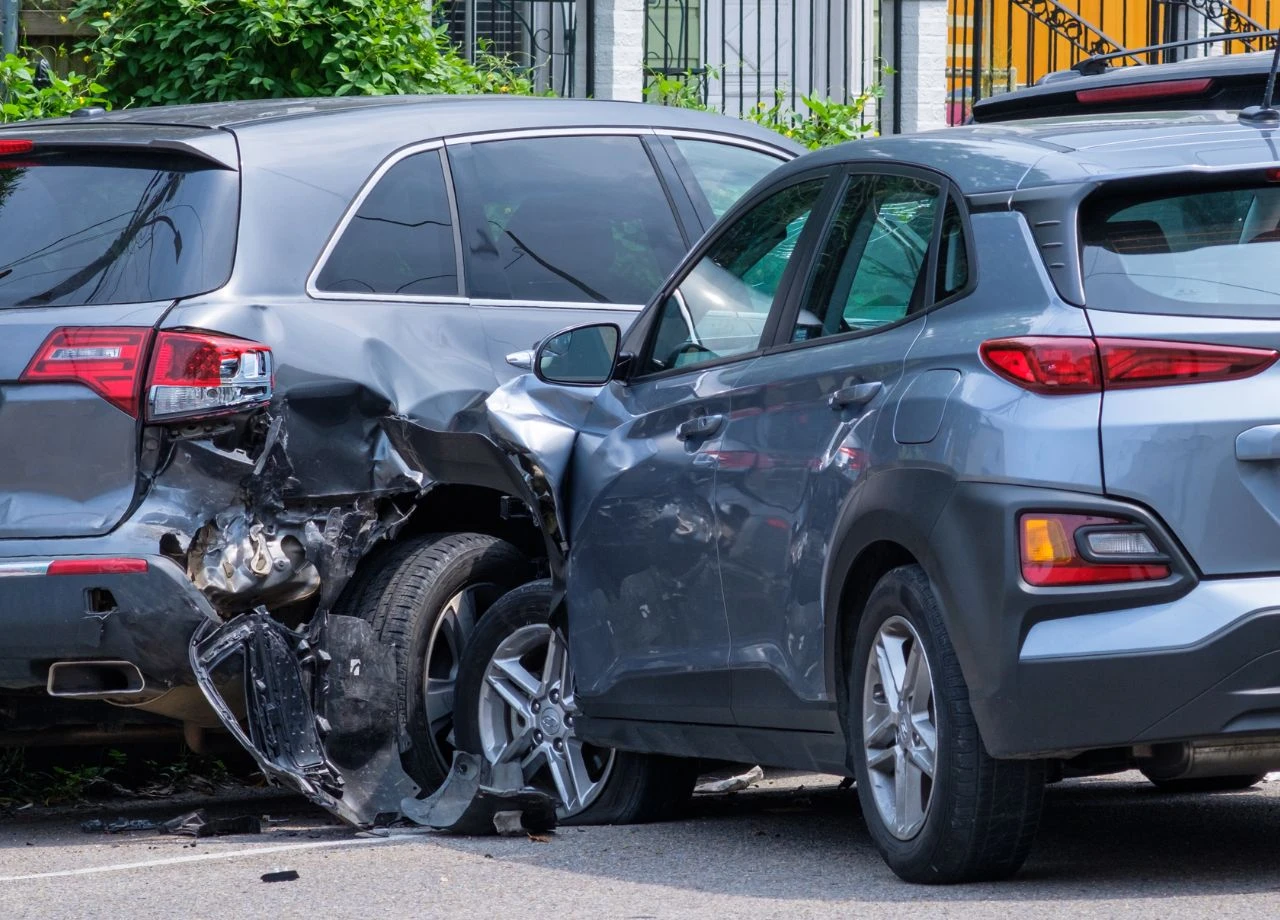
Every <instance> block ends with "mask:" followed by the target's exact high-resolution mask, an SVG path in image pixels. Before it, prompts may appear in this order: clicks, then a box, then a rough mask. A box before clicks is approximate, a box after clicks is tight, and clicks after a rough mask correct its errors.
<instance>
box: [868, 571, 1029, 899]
mask: <svg viewBox="0 0 1280 920" xmlns="http://www.w3.org/2000/svg"><path fill="white" fill-rule="evenodd" d="M881 638H883V640H884V641H883V642H882V643H880V644H879V654H878V655H877V658H876V661H877V663H876V664H874V665H873V663H872V656H873V654H877V641H878V640H879V639H881ZM913 655H915V656H920V655H923V657H922V658H918V660H917V662H916V668H917V669H916V671H914V672H913V671H912V669H911V660H912V656H913ZM847 661H848V662H849V667H848V669H847V670H848V687H847V690H848V700H849V705H848V706H847V707H846V711H845V730H846V735H847V738H848V744H849V755H850V760H851V762H852V767H853V770H854V774H855V776H856V777H857V785H858V799H859V801H860V803H861V805H862V814H863V817H864V819H865V820H866V823H867V829H868V831H869V832H870V834H871V838H872V840H873V841H874V842H875V845H876V848H877V849H878V850H879V851H880V854H881V855H882V856H883V857H884V860H885V862H886V863H888V865H889V868H891V869H892V870H893V871H894V872H895V873H896V874H897V875H898V876H899V877H900V878H902V879H903V880H905V881H908V882H916V883H921V884H952V883H957V882H977V881H992V880H996V879H1002V878H1007V877H1009V876H1011V875H1013V874H1014V873H1015V872H1017V871H1018V868H1019V867H1020V866H1021V865H1022V863H1023V861H1024V860H1025V859H1026V857H1027V853H1028V852H1029V851H1030V849H1031V843H1032V840H1033V838H1034V837H1035V832H1036V827H1037V825H1038V824H1039V820H1040V812H1041V805H1042V800H1043V795H1044V784H1045V766H1044V763H1043V761H1012V760H996V759H994V758H993V757H991V756H990V755H989V754H988V753H987V752H986V749H985V748H984V747H983V744H982V738H981V737H980V736H979V733H978V726H977V723H976V722H975V721H974V718H973V713H972V711H971V709H970V707H969V690H968V687H967V686H966V685H965V681H964V675H963V674H962V673H961V671H960V663H959V661H958V660H957V659H956V655H955V651H954V649H953V648H952V646H951V640H950V638H949V637H948V635H947V630H946V627H945V626H944V624H943V621H942V616H941V612H940V610H939V606H938V602H937V599H936V598H935V596H934V594H933V590H932V588H931V587H930V585H929V579H928V577H927V576H926V575H925V573H924V571H923V570H922V569H921V568H920V567H919V566H914V565H912V566H902V567H900V568H896V569H893V570H892V571H890V572H888V573H887V574H886V575H885V576H884V577H883V578H881V579H880V581H879V582H878V583H877V584H876V586H875V588H874V590H873V591H872V592H871V596H870V597H869V598H868V600H867V604H866V607H865V608H864V610H863V612H862V616H861V619H860V621H859V623H858V629H857V632H856V634H855V636H854V637H853V648H852V650H851V654H850V657H849V658H848V659H847ZM921 665H922V666H923V671H920V670H919V667H920V666H921ZM884 667H887V668H888V670H889V672H890V673H891V674H899V675H901V677H902V678H907V677H909V676H910V675H911V674H912V673H914V674H915V675H916V679H915V680H914V681H913V680H909V679H899V680H898V681H897V682H898V684H899V685H907V686H908V687H909V688H914V689H911V690H909V692H907V693H906V694H905V695H898V694H896V693H895V691H894V690H893V687H892V685H891V686H890V687H889V688H888V692H886V687H885V685H884V683H883V681H882V680H881V679H880V672H881V670H882V669H883V668H884ZM891 680H892V678H891ZM922 681H923V682H922ZM894 696H897V697H898V699H896V700H895V699H893V697H894ZM864 698H869V699H870V701H871V705H870V707H869V708H867V709H866V710H865V711H864V706H863V704H864ZM903 709H905V710H906V711H907V712H908V713H909V714H910V717H909V718H908V719H906V720H904V719H902V718H900V717H899V716H898V715H897V714H896V713H897V712H900V711H902V710H903ZM873 720H874V721H873ZM864 725H866V726H868V727H869V728H875V727H879V729H880V731H874V730H872V731H869V732H868V733H867V737H864ZM930 733H932V735H933V741H934V747H933V753H932V756H930V754H929V751H928V742H929V737H928V736H929V734H930ZM900 742H901V743H900ZM868 750H871V752H872V756H873V757H874V758H875V760H876V763H877V767H876V768H875V769H874V770H873V768H872V766H871V763H870V762H869V759H868V754H867V751H868ZM918 764H920V765H924V766H928V765H930V764H931V765H932V769H933V776H932V778H931V779H930V778H929V776H928V773H927V772H926V771H925V770H924V769H923V767H921V766H917V765H918ZM891 766H892V769H890V767H891ZM899 771H901V772H899ZM899 776H901V777H902V778H903V782H904V783H905V789H906V792H907V794H906V795H903V796H902V797H901V798H899V797H898V795H897V793H898V777H899ZM900 802H905V806H904V807H899V803H900Z"/></svg>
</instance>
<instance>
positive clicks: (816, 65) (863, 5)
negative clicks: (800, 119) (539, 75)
mask: <svg viewBox="0 0 1280 920" xmlns="http://www.w3.org/2000/svg"><path fill="white" fill-rule="evenodd" d="M646 7H647V13H648V16H647V19H648V22H647V28H646V32H645V67H646V70H647V72H648V74H649V78H650V85H652V84H653V83H654V82H655V81H656V80H657V79H658V78H668V79H685V80H687V81H689V82H690V83H691V84H692V85H693V86H695V87H696V88H697V89H698V90H699V91H700V92H701V93H702V97H703V100H704V101H705V102H706V103H707V104H709V105H711V106H712V107H713V108H716V109H719V110H721V111H724V112H727V113H731V114H737V115H741V114H743V113H745V112H746V111H748V110H749V109H751V108H754V107H757V106H759V105H761V104H764V105H766V106H768V105H772V104H773V103H774V102H775V100H779V99H780V100H781V101H782V102H783V103H784V104H785V105H787V106H789V107H791V108H794V109H803V107H804V102H803V97H805V96H818V97H821V98H823V99H836V100H840V101H844V102H847V101H850V100H851V99H853V98H854V97H856V96H858V95H859V94H861V93H864V92H866V91H867V90H868V89H870V88H871V87H872V86H873V85H876V84H878V83H883V82H884V81H885V80H886V78H887V77H888V73H889V68H891V65H892V64H893V61H892V60H885V59H884V51H885V48H884V43H883V42H882V39H881V36H882V29H881V26H882V23H881V16H882V9H883V10H884V12H885V13H886V14H887V15H888V16H889V17H890V19H891V20H892V19H893V18H895V17H896V12H897V5H896V4H895V3H892V2H885V3H884V4H883V7H882V4H881V2H880V0H870V2H863V0H647V2H646ZM884 25H885V26H888V27H889V28H890V29H891V28H892V22H886V23H884ZM890 57H892V53H891V52H890ZM873 114H874V113H873ZM881 118H882V120H883V113H881ZM886 129H888V128H887V126H886Z"/></svg>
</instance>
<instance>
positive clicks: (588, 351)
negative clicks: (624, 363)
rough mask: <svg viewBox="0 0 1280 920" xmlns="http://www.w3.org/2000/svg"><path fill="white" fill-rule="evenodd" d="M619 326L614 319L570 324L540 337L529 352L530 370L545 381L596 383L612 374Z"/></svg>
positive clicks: (607, 379) (579, 383)
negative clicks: (585, 323) (584, 323)
mask: <svg viewBox="0 0 1280 920" xmlns="http://www.w3.org/2000/svg"><path fill="white" fill-rule="evenodd" d="M621 340H622V330H621V329H619V328H618V326H617V324H615V323H592V324H591V325H589V326H574V327H573V328H572V329H566V330H564V331H563V332H557V333H556V334H555V335H553V336H551V337H549V338H547V339H544V340H543V342H542V344H541V345H539V346H538V350H537V352H535V354H534V356H533V372H534V373H535V374H537V375H538V379H539V380H545V381H547V382H548V383H567V384H570V385H572V386H599V385H600V384H602V383H608V382H609V380H610V379H611V378H612V377H613V369H614V366H615V365H616V364H617V362H618V343H619V342H620V341H621Z"/></svg>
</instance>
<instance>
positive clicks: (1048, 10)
mask: <svg viewBox="0 0 1280 920" xmlns="http://www.w3.org/2000/svg"><path fill="white" fill-rule="evenodd" d="M1271 5H1272V0H951V3H950V7H951V9H950V15H951V22H950V39H949V42H950V47H949V49H948V51H949V54H948V58H949V61H948V72H947V81H948V96H947V120H948V122H949V123H951V124H959V123H961V122H963V121H964V119H965V118H966V117H967V116H968V112H969V109H970V107H971V106H972V104H973V102H974V101H976V100H977V99H981V98H984V97H987V96H991V95H994V94H999V93H1003V92H1008V91H1010V90H1014V89H1018V88H1020V87H1023V86H1028V85H1031V84H1033V83H1035V82H1036V81H1037V80H1039V79H1040V78H1041V77H1043V76H1044V75H1045V74H1048V73H1052V72H1054V71H1059V70H1066V69H1067V68H1070V67H1071V66H1072V65H1074V64H1077V63H1079V62H1080V61H1082V60H1084V59H1086V58H1088V57H1092V56H1093V55H1097V54H1112V53H1116V52H1131V53H1128V54H1125V55H1124V56H1123V57H1121V58H1120V59H1119V62H1120V63H1124V62H1140V63H1144V64H1155V63H1167V62H1171V61H1175V60H1181V59H1183V58H1186V57H1195V56H1200V55H1204V54H1230V53H1235V52H1241V51H1260V50H1263V49H1265V48H1269V47H1270V41H1269V40H1265V39H1261V38H1258V37H1247V36H1243V35H1242V37H1240V38H1238V39H1234V40H1230V41H1225V42H1220V43H1215V44H1213V45H1195V46H1191V47H1184V48H1177V49H1163V50H1159V51H1149V52H1144V51H1140V50H1138V49H1142V48H1146V47H1148V46H1151V45H1157V44H1162V43H1167V42H1174V41H1181V40H1186V39H1198V38H1206V37H1210V36H1215V35H1225V34H1233V35H1234V34H1238V33H1248V32H1255V31H1261V30H1264V29H1268V28H1273V27H1274V24H1275V23H1276V19H1273V18H1272V10H1271ZM1277 7H1278V9H1277V10H1276V13H1277V15H1278V16H1280V2H1278V3H1277Z"/></svg>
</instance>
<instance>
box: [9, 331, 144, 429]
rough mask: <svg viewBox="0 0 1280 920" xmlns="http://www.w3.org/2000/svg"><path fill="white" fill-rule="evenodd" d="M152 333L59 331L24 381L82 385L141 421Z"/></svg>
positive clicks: (51, 336) (24, 374)
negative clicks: (143, 381) (141, 384)
mask: <svg viewBox="0 0 1280 920" xmlns="http://www.w3.org/2000/svg"><path fill="white" fill-rule="evenodd" d="M150 341H151V330H150V329H149V328H145V327H137V326H103V327H96V328H89V329H55V330H54V331H53V332H51V333H50V334H49V337H48V338H47V339H45V340H44V344H43V345H41V346H40V350H39V351H37V352H36V355H35V357H34V358H32V359H31V363H30V364H28V365H27V369H26V370H25V371H23V372H22V376H21V378H19V379H20V380H23V381H25V382H30V383H79V384H83V385H84V386H87V387H88V388H89V389H91V390H93V391H94V392H95V393H97V394H98V395H99V396H101V397H102V398H103V399H105V400H106V401H107V402H109V403H111V405H113V406H115V407H117V408H118V409H120V410H122V411H124V412H127V413H128V414H129V415H132V416H134V417H136V416H137V415H138V390H139V386H138V384H139V382H140V380H141V375H142V365H143V362H144V361H145V360H146V354H147V345H148V344H149V343H150Z"/></svg>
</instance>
